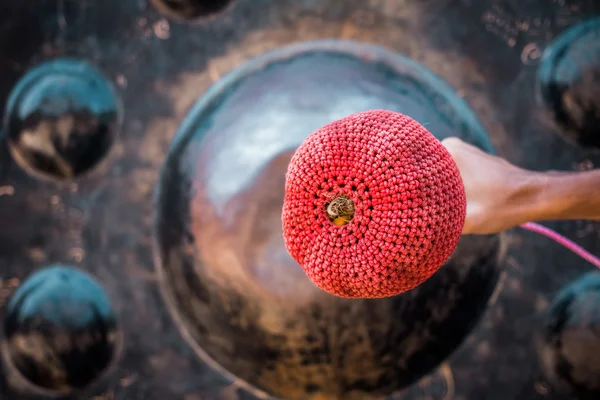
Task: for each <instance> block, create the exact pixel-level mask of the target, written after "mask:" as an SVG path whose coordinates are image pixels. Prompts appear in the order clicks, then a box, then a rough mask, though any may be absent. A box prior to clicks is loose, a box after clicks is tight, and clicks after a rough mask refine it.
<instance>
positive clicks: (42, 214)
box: [0, 0, 600, 400]
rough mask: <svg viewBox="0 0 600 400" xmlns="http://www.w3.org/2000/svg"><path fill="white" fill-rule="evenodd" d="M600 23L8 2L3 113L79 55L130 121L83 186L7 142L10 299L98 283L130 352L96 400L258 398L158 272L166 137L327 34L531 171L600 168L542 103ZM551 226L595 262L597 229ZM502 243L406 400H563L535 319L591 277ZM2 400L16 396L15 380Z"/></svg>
mask: <svg viewBox="0 0 600 400" xmlns="http://www.w3.org/2000/svg"><path fill="white" fill-rule="evenodd" d="M594 15H600V4H599V3H597V2H596V1H595V0H587V1H586V0H573V1H563V0H527V1H524V0H520V1H514V0H504V1H493V0H454V1H450V0H437V1H434V0H423V1H416V0H412V1H411V0H344V1H340V0H237V1H236V3H235V4H234V6H233V7H231V8H230V9H228V10H227V12H226V13H224V14H222V15H219V16H216V17H215V18H212V19H209V20H207V21H205V22H203V23H200V24H188V23H181V22H176V21H174V20H170V19H168V18H165V16H163V15H161V14H160V13H159V12H157V11H156V10H154V9H153V8H152V7H151V6H150V5H149V4H147V3H146V1H144V0H104V1H102V2H100V1H83V0H79V1H75V0H73V1H70V0H63V1H41V0H5V1H3V2H1V3H0V33H1V36H0V55H1V57H0V106H1V107H4V104H5V102H6V99H7V97H8V95H9V93H10V90H11V88H12V87H13V86H14V85H15V83H16V82H17V81H18V79H19V78H20V77H21V76H22V75H23V74H24V73H25V71H27V70H28V69H29V68H31V67H34V66H36V65H38V64H39V63H41V62H43V61H45V60H48V59H51V58H54V57H57V56H70V57H77V58H82V59H85V60H88V61H89V62H90V63H92V64H93V65H95V66H96V67H98V68H99V69H100V70H101V71H102V72H103V73H104V74H105V75H106V76H107V77H109V78H110V79H111V80H112V81H113V82H114V83H115V85H116V87H117V89H118V91H119V94H120V96H121V97H122V100H123V103H124V111H125V119H124V124H123V128H122V133H121V136H120V137H119V139H118V141H117V143H116V144H115V146H114V148H113V151H112V153H111V155H110V160H108V161H109V162H106V163H104V164H103V165H102V166H101V168H100V169H99V170H98V171H96V172H95V173H94V174H92V175H90V176H89V177H86V178H85V179H83V180H81V181H78V182H77V183H69V184H63V185H55V184H52V183H48V182H41V181H38V180H35V179H33V178H30V177H29V176H27V175H26V174H25V173H24V172H23V171H22V170H21V169H20V168H19V167H18V166H17V165H16V164H15V163H14V162H13V161H12V159H11V157H10V155H9V153H8V151H7V149H6V146H5V144H4V143H3V145H2V146H3V147H2V149H1V150H0V151H1V152H2V153H1V154H0V221H2V223H1V224H0V304H2V303H3V302H4V301H5V300H6V298H7V297H8V296H9V295H10V293H11V291H12V290H14V288H15V287H16V286H18V284H19V282H20V280H22V279H23V278H24V277H25V276H27V275H28V274H29V273H31V272H32V271H33V270H34V269H35V268H38V267H40V266H43V265H45V264H47V263H50V262H66V263H70V264H73V265H77V266H80V267H82V268H85V269H87V270H89V271H91V272H93V273H94V275H95V276H97V277H98V279H99V280H100V281H101V282H102V283H103V284H104V285H105V287H106V288H107V290H108V292H109V294H110V295H111V296H112V298H113V299H114V301H115V306H116V308H117V311H118V313H119V315H120V317H121V318H122V320H123V321H124V324H125V329H126V331H127V339H126V352H125V357H124V359H123V360H122V361H121V362H120V363H119V365H118V367H117V369H116V370H114V371H113V372H112V373H111V375H110V379H109V382H108V383H107V384H106V387H105V388H104V389H103V390H102V391H100V392H99V393H98V395H97V397H94V399H98V400H99V399H106V400H114V399H119V400H135V399H144V400H153V399H157V400H163V399H185V400H201V399H215V400H234V399H236V400H242V399H251V398H253V397H252V396H251V395H250V394H248V393H246V392H245V391H244V390H243V389H241V388H239V387H238V386H237V385H236V384H235V383H232V382H230V381H228V380H227V379H225V378H223V377H221V376H220V375H219V374H217V373H216V372H214V371H212V370H211V369H210V368H209V367H208V366H206V365H205V364H203V363H202V362H201V361H199V360H198V359H197V358H196V356H195V354H194V353H193V352H192V350H191V349H190V347H189V346H188V345H187V344H186V343H185V342H184V341H183V340H182V337H181V335H180V333H179V332H178V330H177V328H176V327H175V324H174V323H173V322H172V320H171V318H170V317H169V315H168V313H167V311H166V309H165V306H164V304H163V301H162V299H161V297H160V295H159V291H158V288H157V278H156V274H155V272H154V265H153V257H152V250H151V247H152V237H151V226H152V216H153V208H152V192H153V187H154V184H155V182H156V180H157V177H158V171H159V167H160V165H161V163H162V161H163V159H164V155H165V153H166V149H167V147H168V144H169V141H170V139H171V138H172V136H173V134H174V133H175V130H176V129H177V126H178V124H179V122H180V121H181V120H182V118H183V117H184V115H185V114H186V112H187V111H188V109H189V108H190V106H191V105H192V104H193V102H194V101H195V100H196V99H197V98H198V96H200V95H201V94H202V93H203V92H204V91H205V90H206V89H207V88H208V87H209V86H210V85H211V84H212V83H214V82H215V81H217V80H218V79H219V77H221V76H222V75H223V74H224V73H226V72H228V71H230V70H232V69H233V68H235V67H236V66H238V65H239V64H240V63H242V62H244V61H245V60H247V59H249V58H251V57H254V56H257V55H259V54H262V53H263V52H265V51H267V50H271V49H275V48H277V47H279V46H282V45H285V44H289V43H293V42H298V41H304V40H312V39H319V38H344V39H354V40H360V41H365V42H371V43H376V44H379V45H382V46H385V47H387V48H389V49H392V50H395V51H397V52H399V53H401V54H404V55H406V56H408V57H411V58H413V59H415V60H417V61H419V62H421V63H423V64H425V65H426V66H427V67H429V68H430V69H431V70H433V71H434V72H436V73H437V74H439V75H440V76H441V77H443V78H444V79H446V80H447V81H448V82H449V83H450V84H451V85H452V86H454V87H455V88H456V89H457V90H458V91H459V93H460V94H461V95H462V96H463V97H464V98H465V99H466V101H467V102H468V103H469V104H470V105H471V107H472V108H473V110H474V111H475V112H476V113H477V114H478V116H479V118H480V120H481V121H482V123H483V125H484V126H485V127H486V128H487V129H488V131H489V134H490V137H491V140H492V142H493V144H494V145H495V147H496V149H497V151H498V153H499V154H500V155H502V156H504V157H506V158H507V159H508V160H509V161H511V162H514V163H516V164H518V165H521V166H523V167H527V168H531V169H536V170H547V169H558V170H578V169H586V168H593V167H598V165H600V156H599V155H598V154H597V153H593V152H591V151H586V150H584V149H581V148H578V147H576V146H573V145H571V144H568V143H566V142H565V141H564V140H563V139H562V138H560V137H559V136H558V135H557V134H556V132H555V131H554V130H555V128H554V127H553V126H552V125H551V124H550V123H549V122H548V120H547V115H546V114H545V113H543V112H542V110H541V109H540V107H539V106H538V105H537V103H536V102H535V99H534V81H535V79H534V78H535V73H536V69H537V66H538V63H539V59H540V54H541V52H542V51H543V50H544V48H545V47H546V46H547V45H548V44H549V43H550V41H551V40H552V39H553V38H554V37H556V35H557V34H559V33H560V32H562V31H563V30H565V29H567V28H568V27H570V26H572V25H574V24H576V23H577V22H579V21H581V20H583V19H584V18H587V17H590V16H594ZM117 194H118V195H117ZM25 221H27V223H25ZM117 221H118V223H117ZM548 225H549V226H550V227H552V228H554V229H556V230H557V231H559V232H560V233H562V234H564V235H566V236H568V237H570V238H572V239H575V240H576V241H577V242H578V243H580V244H581V245H583V246H584V247H586V248H587V249H589V250H590V251H592V252H594V253H596V254H597V253H600V240H599V239H600V224H596V223H590V222H561V223H549V224H548ZM34 227H42V228H34ZM509 242H510V247H509V253H508V257H507V259H506V263H505V271H504V274H503V278H502V283H501V285H500V286H501V288H500V290H499V291H498V293H497V298H496V301H495V302H494V304H493V305H492V306H491V307H490V308H489V310H488V311H487V312H486V314H485V315H484V318H483V320H482V322H481V323H480V324H479V326H478V328H477V329H476V330H475V332H474V333H473V334H472V335H470V337H469V338H468V339H467V340H466V342H465V344H464V345H463V347H462V348H461V350H460V351H459V352H457V353H456V354H454V355H453V356H452V357H451V359H450V360H449V362H447V363H445V364H444V365H443V366H442V367H441V368H440V369H439V370H438V371H437V372H435V373H433V374H432V375H431V376H429V377H427V378H425V379H424V380H423V381H422V382H420V383H419V384H418V385H416V386H415V387H414V388H412V389H409V390H408V391H407V393H405V394H404V395H402V396H401V397H400V398H402V397H403V398H415V399H418V398H430V399H455V400H472V399H477V400H479V399H487V400H507V399H514V400H538V399H561V398H564V397H561V396H560V395H558V394H557V393H554V391H553V390H552V387H551V386H550V385H549V384H548V382H546V381H545V380H544V378H543V376H542V374H541V372H540V371H541V369H540V367H539V364H538V361H537V358H536V356H535V351H534V346H533V332H534V331H535V329H536V328H537V326H538V320H537V317H536V315H537V313H539V312H540V311H542V310H544V309H546V308H547V307H548V305H549V302H550V301H551V300H552V298H553V296H554V295H555V293H556V292H557V291H558V290H559V289H560V288H561V287H563V286H564V285H565V283H566V282H568V281H570V280H572V279H575V278H576V277H578V276H580V275H581V274H582V273H585V272H587V271H589V270H590V268H591V267H590V266H589V265H588V264H587V263H586V262H584V261H583V260H580V259H578V258H577V257H576V256H574V255H573V254H571V253H570V252H568V251H567V250H565V249H563V248H561V247H559V246H557V245H555V244H553V243H552V242H550V241H549V240H548V239H545V238H543V237H539V236H536V235H534V234H530V233H526V232H523V231H519V230H515V231H512V232H511V233H510V235H509ZM427 396H429V397H427ZM0 397H1V398H7V399H15V400H18V399H20V398H22V397H19V396H17V395H16V394H14V393H11V392H10V391H9V390H8V388H7V385H6V384H5V383H3V384H2V386H0ZM23 398H25V397H23ZM27 398H31V397H27Z"/></svg>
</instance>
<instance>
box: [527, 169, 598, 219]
mask: <svg viewBox="0 0 600 400" xmlns="http://www.w3.org/2000/svg"><path fill="white" fill-rule="evenodd" d="M530 174H531V176H530V177H529V178H530V180H529V182H528V184H529V185H530V186H529V187H527V185H525V186H524V188H525V189H524V190H526V191H527V193H529V194H530V196H529V197H530V198H529V199H528V200H525V201H527V203H528V204H526V205H525V207H524V210H525V213H524V215H523V219H528V220H531V221H533V220H537V221H550V220H575V219H580V220H600V170H593V171H583V172H531V173H530ZM523 222H526V221H523Z"/></svg>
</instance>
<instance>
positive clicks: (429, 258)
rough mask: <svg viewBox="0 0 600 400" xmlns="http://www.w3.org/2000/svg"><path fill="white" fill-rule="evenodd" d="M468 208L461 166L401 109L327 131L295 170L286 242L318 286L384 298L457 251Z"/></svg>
mask: <svg viewBox="0 0 600 400" xmlns="http://www.w3.org/2000/svg"><path fill="white" fill-rule="evenodd" d="M465 215H466V196H465V189H464V186H463V182H462V179H461V177H460V173H459V170H458V167H457V166H456V163H455V162H454V160H453V159H452V157H451V156H450V154H449V153H448V151H447V150H446V149H445V147H444V146H443V145H442V144H441V142H440V141H439V140H438V139H437V138H435V137H434V136H433V135H432V134H431V133H430V132H428V131H427V130H426V129H425V128H424V127H423V126H422V125H421V124H419V123H418V122H416V121H415V120H413V119H411V118H410V117H408V116H405V115H403V114H400V113H397V112H392V111H386V110H372V111H366V112H362V113H358V114H353V115H350V116H348V117H346V118H343V119H340V120H338V121H335V122H333V123H331V124H329V125H326V126H324V127H322V128H320V129H319V130H317V131H316V132H314V133H312V134H311V135H309V136H308V137H307V138H306V139H305V141H304V142H303V143H302V144H301V145H300V147H299V148H298V149H297V150H296V152H295V153H294V156H293V157H292V160H291V162H290V164H289V167H288V171H287V175H286V185H285V198H284V205H283V215H282V221H283V231H284V239H285V245H286V247H287V249H288V251H289V253H290V254H291V256H292V257H293V258H294V259H295V260H296V261H297V262H298V263H299V264H300V265H301V266H302V268H303V269H304V271H305V272H306V274H307V276H308V277H309V278H310V279H311V280H312V281H313V282H314V283H315V284H316V285H317V286H318V287H320V288H321V289H323V290H325V291H327V292H329V293H331V294H333V295H336V296H340V297H346V298H383V297H389V296H394V295H397V294H400V293H402V292H405V291H407V290H410V289H412V288H414V287H416V286H418V285H420V284H421V283H423V282H424V281H426V280H427V279H428V278H429V277H431V276H432V275H433V274H434V273H435V272H436V271H437V270H438V269H439V268H440V267H441V266H442V265H443V264H444V263H445V262H446V261H447V260H448V258H450V256H451V255H452V253H453V252H454V249H455V248H456V246H457V244H458V241H459V238H460V235H461V232H462V228H463V225H464V222H465Z"/></svg>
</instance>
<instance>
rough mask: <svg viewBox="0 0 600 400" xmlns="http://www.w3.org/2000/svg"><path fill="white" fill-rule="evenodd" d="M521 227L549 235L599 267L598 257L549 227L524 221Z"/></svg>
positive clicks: (599, 259)
mask: <svg viewBox="0 0 600 400" xmlns="http://www.w3.org/2000/svg"><path fill="white" fill-rule="evenodd" d="M521 228H523V229H527V230H528V231H531V232H535V233H539V234H542V235H544V236H546V237H549V238H550V239H552V240H554V241H555V242H557V243H558V244H560V245H561V246H564V247H566V248H567V249H569V250H571V251H572V252H574V253H575V254H577V255H578V256H579V257H581V258H583V259H584V260H586V261H588V262H590V263H592V264H594V265H595V266H596V267H598V268H600V258H598V257H596V256H595V255H593V254H591V253H589V252H587V251H586V250H585V249H583V248H582V247H581V246H579V245H578V244H577V243H574V242H572V241H570V240H569V239H567V238H566V237H564V236H563V235H561V234H560V233H558V232H555V231H553V230H552V229H550V228H546V227H545V226H542V225H539V224H536V223H535V222H526V223H524V224H522V225H521Z"/></svg>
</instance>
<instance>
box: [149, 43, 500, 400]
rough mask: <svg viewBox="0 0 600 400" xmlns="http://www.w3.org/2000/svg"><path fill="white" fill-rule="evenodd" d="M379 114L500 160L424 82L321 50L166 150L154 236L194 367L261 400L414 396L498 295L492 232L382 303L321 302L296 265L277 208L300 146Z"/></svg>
mask: <svg viewBox="0 0 600 400" xmlns="http://www.w3.org/2000/svg"><path fill="white" fill-rule="evenodd" d="M382 108H383V109H388V110H394V111H398V112H402V113H405V114H407V115H411V116H412V117H413V118H415V119H416V120H417V121H420V122H422V123H424V124H425V125H426V126H427V128H428V130H429V131H430V132H432V133H433V134H434V135H436V137H438V138H439V139H443V138H445V137H448V136H452V135H456V136H460V137H462V138H463V139H464V140H467V141H469V142H471V143H473V144H476V145H477V146H479V147H481V148H483V149H485V150H487V151H491V150H492V148H491V145H490V143H489V141H488V139H487V137H486V135H485V131H484V130H483V128H482V127H481V125H480V124H479V122H478V121H477V119H476V117H475V116H474V115H473V114H472V112H471V111H470V110H469V108H468V106H467V105H466V103H464V101H463V100H462V99H461V98H460V97H458V96H457V95H456V94H455V93H454V92H453V91H452V89H451V88H450V87H449V86H447V85H446V84H445V83H444V82H443V81H441V80H440V79H438V78H437V77H436V76H434V75H433V74H432V73H431V72H430V71H428V70H426V69H424V68H423V67H422V66H420V65H418V64H416V63H413V62H411V61H410V60H407V59H405V58H402V57H400V56H397V55H395V54H393V53H391V52H387V51H386V50H384V49H383V48H378V47H375V46H371V45H361V44H358V43H355V42H348V41H318V42H308V43H306V44H304V45H295V46H288V47H284V48H282V49H279V50H277V51H275V52H271V53H268V54H267V55H265V56H262V57H260V58H258V59H255V60H252V61H250V62H249V63H248V64H244V65H243V66H242V67H241V68H240V69H239V70H236V71H234V72H233V73H232V74H230V75H228V76H227V77H224V78H222V79H221V81H220V82H219V84H218V85H216V86H215V87H213V88H211V89H210V90H209V91H208V92H207V93H206V94H205V95H204V96H203V97H202V98H201V99H200V101H199V102H198V103H197V104H196V105H194V107H193V109H192V111H191V112H190V114H189V115H188V116H186V118H185V119H184V121H183V122H182V124H181V128H180V130H179V131H178V133H177V135H176V138H175V140H174V145H173V147H172V148H171V149H170V151H169V153H168V154H167V158H166V161H165V166H164V168H163V171H162V174H161V177H160V180H159V183H158V190H159V195H158V198H157V203H156V207H157V215H158V224H157V229H156V231H157V237H158V241H159V250H160V253H161V260H162V263H160V272H161V273H160V275H159V277H160V278H161V279H160V282H161V284H162V285H163V286H164V290H165V291H166V292H167V300H169V302H170V304H169V305H170V306H171V307H172V308H173V313H174V314H175V316H176V318H177V319H178V321H179V322H180V323H181V324H182V325H183V326H184V328H183V329H185V332H186V333H187V336H188V338H189V340H190V341H191V344H192V346H194V348H195V349H196V351H197V352H198V353H199V355H200V356H202V357H204V358H208V357H210V361H209V362H216V363H217V364H219V365H220V366H222V367H224V368H225V369H226V370H227V371H228V372H229V373H231V374H233V376H236V377H238V378H239V379H240V380H241V381H244V382H247V383H249V384H251V385H253V386H254V387H256V388H258V389H259V390H262V391H263V392H265V393H266V394H269V395H273V396H275V397H278V398H284V399H290V400H292V399H320V398H331V399H345V400H349V399H370V398H381V397H382V396H386V395H391V394H393V393H395V392H397V391H399V390H400V389H404V388H405V387H406V386H408V385H409V384H411V383H413V382H414V381H416V380H417V379H419V378H421V377H422V376H423V375H424V374H426V373H429V372H431V371H432V370H433V369H434V368H435V367H437V366H438V365H439V364H440V363H441V362H442V361H444V359H445V358H446V357H447V356H448V355H449V354H450V353H451V352H452V351H453V350H454V349H455V348H456V347H457V346H458V345H459V344H460V343H461V342H462V340H463V339H464V337H465V336H466V334H467V333H468V332H470V330H471V329H472V327H473V326H474V325H475V324H476V322H478V320H479V317H480V316H481V313H482V311H483V310H484V309H485V307H486V306H487V302H488V299H489V297H490V295H491V294H492V292H493V289H494V287H495V285H496V282H497V278H498V273H499V270H500V268H499V266H498V263H499V262H500V261H501V256H502V255H501V254H500V252H501V243H500V237H499V236H498V235H492V236H479V237H476V236H464V237H463V238H462V239H461V242H460V244H459V248H458V249H457V250H456V252H455V253H454V255H453V256H452V258H451V259H450V261H449V262H448V263H447V264H446V265H445V266H444V267H443V268H442V269H441V270H440V271H439V272H438V273H436V274H435V275H434V276H433V277H432V278H431V279H430V280H428V281H427V282H426V283H424V284H422V285H421V286H419V287H418V288H417V289H415V290H411V291H409V292H407V293H405V294H402V295H399V296H395V297H392V298H389V299H379V300H349V299H340V298H337V297H334V296H332V295H329V294H326V293H324V292H322V291H321V290H319V289H318V288H317V287H316V286H315V285H314V284H313V283H312V282H311V281H310V280H309V279H308V277H307V276H306V275H305V273H304V272H303V270H302V268H301V267H300V266H299V265H298V264H297V263H296V262H295V261H294V259H293V258H292V257H291V256H290V255H289V254H288V252H287V250H286V248H285V245H284V241H283V231H282V226H281V212H282V209H281V208H282V205H283V196H284V186H285V174H286V171H287V165H288V163H289V161H290V159H291V157H292V154H293V152H294V150H295V149H296V148H297V147H298V146H299V145H300V144H301V143H302V141H303V140H304V139H305V138H306V136H308V134H310V133H311V132H313V131H315V130H316V129H318V128H319V127H321V126H322V125H325V124H327V123H329V122H331V121H333V120H336V119H339V118H342V117H344V116H346V115H349V114H352V113H355V112H359V111H364V110H369V109H382Z"/></svg>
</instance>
